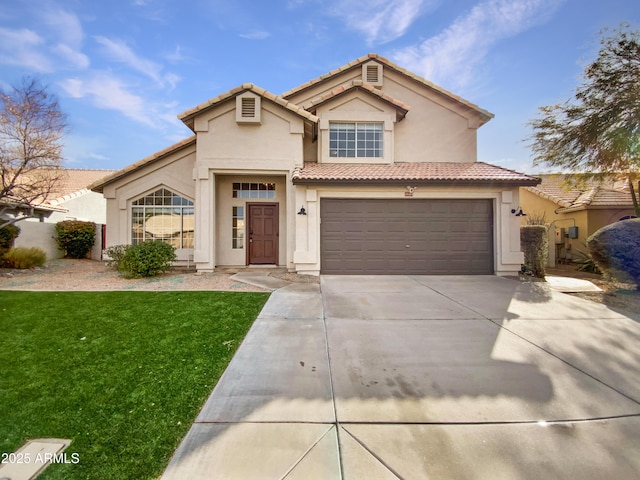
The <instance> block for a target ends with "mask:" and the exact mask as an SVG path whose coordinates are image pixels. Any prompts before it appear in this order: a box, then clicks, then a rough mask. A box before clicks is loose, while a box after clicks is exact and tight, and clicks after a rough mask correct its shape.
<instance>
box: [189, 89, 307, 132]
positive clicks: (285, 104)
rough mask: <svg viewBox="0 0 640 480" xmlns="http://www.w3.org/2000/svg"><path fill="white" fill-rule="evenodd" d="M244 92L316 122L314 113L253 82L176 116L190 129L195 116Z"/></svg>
mask: <svg viewBox="0 0 640 480" xmlns="http://www.w3.org/2000/svg"><path fill="white" fill-rule="evenodd" d="M245 92H252V93H254V94H256V95H258V96H260V97H261V98H264V99H266V100H269V101H271V102H273V103H275V104H276V105H278V106H280V107H281V108H284V109H285V110H288V111H290V112H292V113H294V114H296V115H298V116H299V117H302V119H303V120H305V121H307V122H311V123H317V122H318V118H317V117H316V116H315V115H313V114H311V113H309V112H308V111H306V110H305V109H304V108H302V107H300V106H298V105H296V104H294V103H291V102H289V101H288V100H286V99H285V98H283V97H281V96H278V95H275V94H273V93H271V92H268V91H267V90H265V89H264V88H260V87H258V86H256V85H254V84H253V83H243V84H242V85H240V86H238V87H236V88H232V89H231V90H229V91H228V92H225V93H222V94H220V95H218V96H217V97H214V98H212V99H210V100H207V101H206V102H204V103H201V104H200V105H197V106H196V107H194V108H192V109H190V110H187V111H186V112H183V113H181V114H180V115H178V118H179V119H180V120H182V121H183V122H184V123H185V125H187V126H188V127H189V128H190V129H191V130H193V126H194V121H195V118H196V117H197V116H199V115H200V114H202V113H204V112H206V111H208V110H210V109H212V108H215V107H217V106H219V105H221V104H222V103H224V102H226V101H228V100H231V99H233V98H235V97H237V96H238V95H241V94H243V93H245Z"/></svg>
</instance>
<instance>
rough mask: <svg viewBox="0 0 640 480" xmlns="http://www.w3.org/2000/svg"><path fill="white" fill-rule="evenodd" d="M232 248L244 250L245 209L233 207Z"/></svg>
mask: <svg viewBox="0 0 640 480" xmlns="http://www.w3.org/2000/svg"><path fill="white" fill-rule="evenodd" d="M232 218H233V226H232V231H231V248H244V207H233V212H232Z"/></svg>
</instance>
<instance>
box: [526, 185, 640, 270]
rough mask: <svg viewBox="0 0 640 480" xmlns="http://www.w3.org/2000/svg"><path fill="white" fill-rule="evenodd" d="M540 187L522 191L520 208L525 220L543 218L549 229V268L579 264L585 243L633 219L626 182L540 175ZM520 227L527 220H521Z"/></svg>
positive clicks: (584, 250)
mask: <svg viewBox="0 0 640 480" xmlns="http://www.w3.org/2000/svg"><path fill="white" fill-rule="evenodd" d="M540 179H541V183H540V184H539V185H536V186H529V187H523V188H522V191H521V192H520V205H521V207H522V210H523V212H525V213H526V214H527V216H530V215H535V216H538V217H539V216H542V215H544V217H545V219H546V222H547V223H548V224H549V225H550V228H549V261H548V264H549V266H554V265H556V263H564V262H567V261H573V260H580V259H583V258H584V255H586V252H587V251H588V249H587V247H586V241H587V238H589V236H591V235H593V234H594V233H595V232H596V231H598V230H600V229H601V228H602V227H605V226H607V225H610V224H612V223H615V222H618V221H621V220H626V219H628V218H635V211H634V209H633V199H632V198H631V192H630V191H629V184H628V183H627V182H626V181H613V180H606V181H602V182H600V181H597V180H593V179H591V180H589V179H584V178H581V177H580V176H579V175H565V174H550V175H540ZM521 219H522V222H523V224H524V223H526V220H527V217H521Z"/></svg>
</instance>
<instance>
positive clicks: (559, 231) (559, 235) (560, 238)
mask: <svg viewBox="0 0 640 480" xmlns="http://www.w3.org/2000/svg"><path fill="white" fill-rule="evenodd" d="M564 236H565V233H564V228H556V245H560V244H561V243H564Z"/></svg>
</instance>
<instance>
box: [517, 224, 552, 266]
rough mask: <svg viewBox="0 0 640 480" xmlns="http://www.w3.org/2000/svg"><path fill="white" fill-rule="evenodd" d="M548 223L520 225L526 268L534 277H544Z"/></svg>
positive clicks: (547, 245)
mask: <svg viewBox="0 0 640 480" xmlns="http://www.w3.org/2000/svg"><path fill="white" fill-rule="evenodd" d="M547 237H548V234H547V227H546V225H523V226H522V227H520V245H521V247H522V251H523V252H524V265H525V270H527V271H530V272H531V274H532V275H533V276H534V277H538V278H544V275H545V273H546V265H547V257H548V255H549V252H548V248H549V239H548V238H547Z"/></svg>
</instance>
